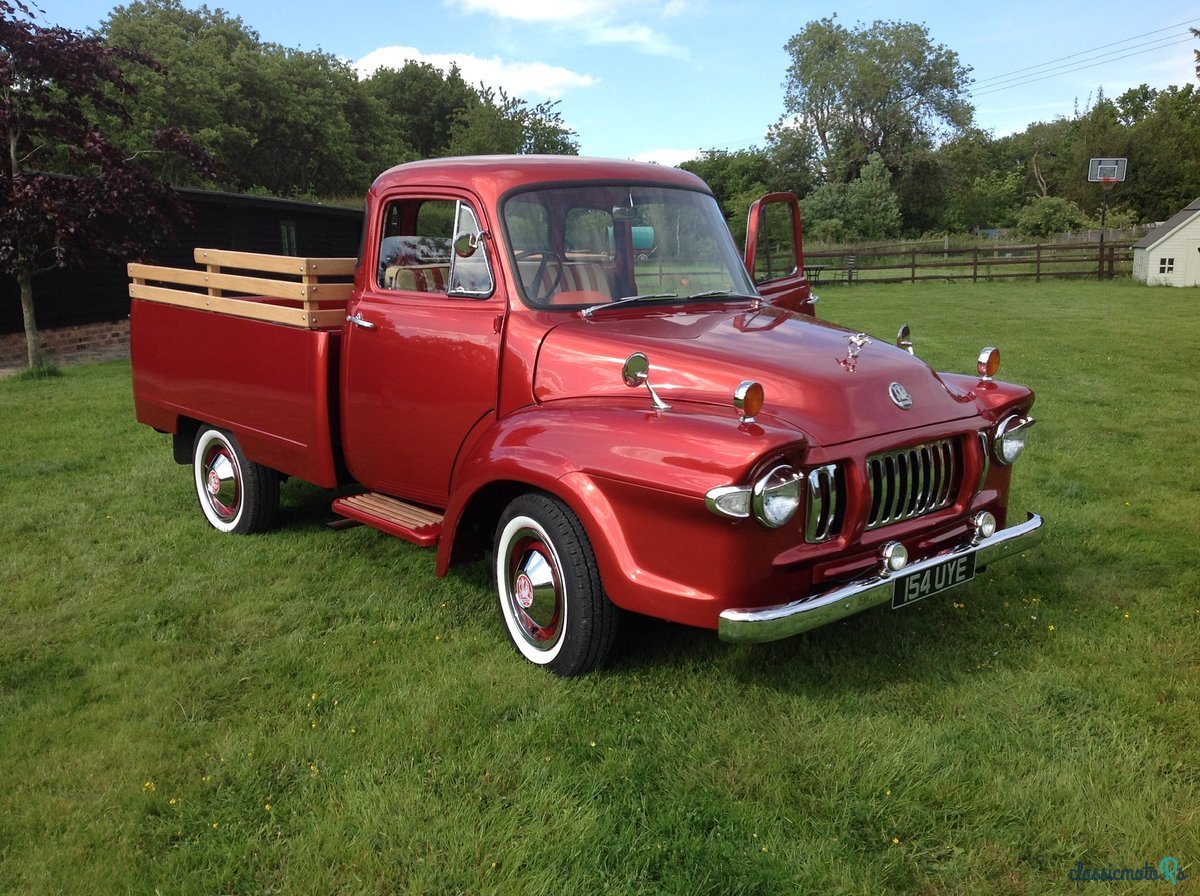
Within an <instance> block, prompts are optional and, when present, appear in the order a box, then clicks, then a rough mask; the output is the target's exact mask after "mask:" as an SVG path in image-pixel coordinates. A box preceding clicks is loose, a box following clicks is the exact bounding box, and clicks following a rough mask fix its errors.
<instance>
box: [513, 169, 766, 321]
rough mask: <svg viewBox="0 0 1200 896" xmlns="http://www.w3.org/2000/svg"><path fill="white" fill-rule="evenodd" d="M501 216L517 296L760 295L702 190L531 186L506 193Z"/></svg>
mask: <svg viewBox="0 0 1200 896" xmlns="http://www.w3.org/2000/svg"><path fill="white" fill-rule="evenodd" d="M502 220H503V223H504V229H505V235H506V238H507V242H508V247H509V251H510V253H511V257H512V261H513V264H514V267H515V270H516V272H517V279H518V281H519V285H520V288H521V292H522V297H523V298H524V300H525V301H526V302H527V303H528V304H530V305H533V306H535V307H542V308H561V309H563V310H575V309H578V308H581V307H582V308H590V307H592V306H596V305H603V304H609V303H615V302H619V301H623V300H629V299H632V298H634V297H640V298H644V299H648V300H656V301H657V300H662V301H665V302H670V301H672V300H677V301H680V302H686V301H701V300H704V301H714V300H720V299H722V298H725V297H730V296H733V297H745V296H748V295H749V296H753V295H756V293H755V290H754V286H753V284H752V283H751V282H750V278H749V277H748V276H747V274H746V269H745V267H744V265H743V263H742V259H741V257H740V256H739V255H738V253H737V249H736V248H735V247H734V244H733V240H732V238H731V237H730V235H729V229H728V227H726V224H725V220H724V218H723V217H722V216H721V211H720V208H719V207H718V206H717V203H716V200H715V199H713V197H712V196H710V195H708V194H705V193H700V192H696V191H693V190H687V189H674V188H666V187H657V186H642V185H612V184H605V185H584V186H562V187H555V188H552V189H539V190H531V191H527V192H522V193H518V194H516V195H513V196H510V197H509V198H508V199H507V200H506V201H505V203H504V207H503V209H502Z"/></svg>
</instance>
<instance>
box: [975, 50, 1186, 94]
mask: <svg viewBox="0 0 1200 896" xmlns="http://www.w3.org/2000/svg"><path fill="white" fill-rule="evenodd" d="M1190 40H1191V38H1185V39H1183V40H1177V41H1173V42H1171V43H1168V44H1161V45H1158V46H1154V47H1150V48H1149V49H1146V50H1138V51H1137V52H1135V53H1127V54H1126V55H1124V56H1118V57H1116V58H1115V59H1101V60H1100V61H1099V62H1089V63H1087V64H1082V65H1076V66H1072V67H1069V68H1065V69H1063V70H1054V71H1050V72H1048V73H1045V74H1039V75H1034V76H1033V77H1030V78H1028V79H1026V80H1024V81H1015V82H1013V83H1011V84H1004V85H1001V86H995V87H992V88H991V89H989V90H980V91H972V92H971V96H973V97H980V96H988V95H989V94H993V93H999V92H1000V91H1002V90H1011V89H1012V88H1014V87H1024V86H1026V85H1028V84H1036V83H1037V82H1038V81H1048V80H1049V79H1051V78H1057V77H1059V76H1060V75H1069V74H1072V73H1073V72H1081V71H1084V70H1086V69H1089V68H1096V67H1097V66H1101V65H1108V64H1110V63H1113V62H1120V61H1121V60H1122V59H1129V58H1131V57H1133V56H1141V55H1143V54H1145V53H1150V52H1153V51H1154V50H1161V49H1165V48H1166V47H1174V46H1177V45H1179V44H1185V43H1188V42H1189V41H1190Z"/></svg>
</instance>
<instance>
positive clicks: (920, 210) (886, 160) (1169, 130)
mask: <svg viewBox="0 0 1200 896" xmlns="http://www.w3.org/2000/svg"><path fill="white" fill-rule="evenodd" d="M1191 32H1192V34H1193V35H1194V36H1196V37H1197V38H1200V31H1197V30H1196V29H1191ZM787 49H788V51H789V54H790V56H791V59H792V63H791V65H790V67H789V69H788V72H787V79H786V81H785V95H784V115H783V117H781V119H780V121H779V122H778V123H777V124H776V125H775V126H774V127H773V128H772V129H771V131H770V133H769V135H768V137H767V140H766V145H765V146H762V147H752V148H750V149H747V150H740V151H737V152H725V151H721V150H712V151H709V152H705V153H704V154H703V155H702V156H701V157H700V158H699V159H695V160H693V161H690V162H685V163H684V164H683V166H682V167H684V168H687V169H688V170H690V171H693V172H695V173H696V174H699V175H700V176H701V177H703V178H704V179H705V180H707V181H708V182H709V183H710V184H711V185H712V186H713V189H714V191H715V192H716V193H717V195H718V198H719V199H720V200H721V202H722V205H723V207H724V208H725V211H726V213H727V214H728V215H729V216H730V220H731V223H733V224H734V225H735V226H737V222H738V221H739V220H741V219H744V217H745V208H746V207H747V206H748V205H749V202H750V201H751V200H752V199H753V198H754V197H755V196H757V195H759V194H760V193H762V192H763V191H765V190H790V191H794V192H796V193H798V194H799V195H800V196H801V197H803V199H802V205H803V208H804V218H805V226H806V231H807V233H808V235H809V236H810V237H811V238H813V239H815V240H825V241H829V242H856V241H857V242H862V241H873V240H884V239H890V238H895V237H899V236H921V235H927V234H932V233H937V234H943V233H970V232H977V231H979V230H983V229H988V228H1013V229H1014V230H1016V231H1017V232H1018V233H1019V234H1021V235H1024V236H1029V237H1041V236H1045V235H1047V234H1049V233H1053V232H1060V231H1064V230H1071V229H1077V228H1080V227H1086V226H1088V225H1089V224H1090V223H1092V222H1093V221H1094V220H1095V219H1097V218H1098V217H1099V215H1100V210H1101V205H1102V203H1104V202H1105V201H1107V203H1108V211H1107V222H1108V224H1109V226H1129V225H1133V224H1138V223H1146V222H1152V221H1161V220H1164V219H1166V218H1168V217H1170V216H1171V215H1173V214H1174V213H1175V212H1177V211H1179V209H1181V208H1182V207H1183V206H1185V205H1187V204H1188V203H1189V202H1191V201H1192V200H1194V199H1195V198H1196V197H1197V196H1200V90H1198V89H1197V85H1196V84H1186V85H1183V86H1174V87H1167V88H1165V89H1161V90H1158V89H1154V88H1151V87H1149V86H1147V85H1144V84H1143V85H1141V86H1140V87H1136V88H1133V89H1131V90H1127V91H1125V92H1124V93H1122V94H1121V95H1120V96H1118V97H1115V98H1110V97H1108V96H1106V95H1105V94H1104V92H1103V90H1101V89H1097V91H1096V93H1095V94H1094V95H1093V96H1091V97H1088V98H1087V100H1086V102H1085V103H1084V104H1083V107H1082V108H1076V109H1074V110H1072V112H1071V113H1070V114H1068V115H1063V116H1060V117H1058V118H1056V119H1054V120H1053V121H1049V122H1035V123H1033V124H1030V125H1029V126H1028V127H1027V128H1026V129H1025V130H1024V131H1022V132H1020V133H1016V134H1011V135H1007V136H1001V137H996V136H994V135H993V134H992V133H990V132H988V131H986V130H983V129H981V128H979V127H978V126H976V125H975V124H974V121H973V118H974V110H973V109H972V107H971V104H970V102H969V89H970V73H969V70H968V69H966V68H965V67H964V66H963V65H962V64H961V63H960V61H959V59H958V57H957V55H956V54H955V53H954V52H953V51H952V50H949V49H948V48H946V47H944V46H941V45H938V44H935V43H934V42H933V41H932V40H931V38H930V36H929V33H928V30H927V29H926V28H925V27H924V26H922V25H913V24H911V23H904V22H880V21H877V22H874V23H872V24H871V25H858V26H855V27H854V28H847V27H845V26H844V25H842V24H840V23H839V22H838V21H837V19H836V17H832V18H826V19H821V20H819V21H815V22H810V23H809V24H808V25H806V26H805V28H804V29H803V30H802V31H801V32H800V33H798V34H797V35H796V36H795V37H793V38H792V39H791V40H790V41H789V42H788V44H787ZM1192 52H1194V53H1195V55H1196V60H1197V67H1196V68H1197V78H1200V51H1192ZM1091 158H1127V159H1128V174H1127V179H1126V181H1125V182H1124V183H1122V184H1120V185H1118V186H1115V187H1113V188H1111V189H1110V192H1108V193H1107V194H1106V193H1105V192H1104V188H1102V187H1101V186H1099V185H1098V184H1093V183H1088V181H1087V170H1088V160H1089V159H1091Z"/></svg>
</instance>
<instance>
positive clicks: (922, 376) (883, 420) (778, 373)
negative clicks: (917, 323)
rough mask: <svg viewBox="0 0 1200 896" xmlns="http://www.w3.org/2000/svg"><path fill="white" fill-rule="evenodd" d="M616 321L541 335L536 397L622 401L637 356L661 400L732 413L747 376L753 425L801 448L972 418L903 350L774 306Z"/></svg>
mask: <svg viewBox="0 0 1200 896" xmlns="http://www.w3.org/2000/svg"><path fill="white" fill-rule="evenodd" d="M619 314H620V312H618V313H617V314H610V315H604V314H599V315H597V316H595V317H592V318H572V319H570V320H568V321H566V322H564V323H562V324H560V325H559V326H557V327H555V328H554V329H553V330H551V331H550V332H549V333H547V334H546V336H545V338H544V340H543V343H542V347H541V351H540V352H539V354H538V361H537V370H536V372H535V375H534V395H535V397H536V398H537V400H538V401H555V400H559V399H565V398H583V397H593V398H598V397H613V398H617V397H619V398H622V399H628V398H629V397H630V394H631V393H630V389H629V387H627V386H626V385H625V384H624V382H623V381H622V378H621V367H622V365H623V364H624V362H625V359H626V358H628V357H629V355H631V354H633V353H634V352H642V353H644V354H645V355H646V356H647V357H648V358H649V360H650V383H651V385H652V386H654V388H655V390H656V391H657V392H658V393H659V395H660V396H661V397H662V398H663V399H664V400H665V401H666V402H667V403H668V404H670V403H674V402H697V403H704V404H712V405H717V406H720V407H722V408H726V409H728V413H729V414H730V415H731V416H732V415H734V414H735V413H736V412H735V411H734V410H733V406H732V400H733V393H734V390H735V389H736V387H737V385H738V384H739V383H740V382H742V381H743V380H757V381H758V382H760V383H761V384H762V386H763V389H764V392H765V394H766V401H765V403H764V405H763V410H762V412H761V414H759V417H760V419H767V418H770V419H773V420H775V421H777V422H780V423H784V424H787V425H790V426H793V427H795V428H796V429H798V430H800V431H801V432H802V433H803V434H805V435H806V436H807V437H808V439H809V441H810V442H811V443H813V444H820V445H826V446H830V445H837V444H840V443H842V442H848V441H853V440H855V439H858V438H862V437H865V436H871V435H881V434H885V433H889V432H896V431H900V430H905V429H911V428H914V427H919V426H925V425H929V424H934V423H943V422H946V421H950V420H955V419H960V418H966V417H971V416H974V415H975V414H976V413H977V408H976V405H975V403H974V401H973V400H972V399H971V396H970V395H969V394H965V393H963V392H961V391H959V390H955V389H953V388H952V387H951V386H950V385H948V384H947V383H945V382H943V380H942V379H941V378H940V377H939V376H938V374H937V373H936V372H934V371H933V370H932V369H931V368H930V367H929V366H928V365H926V364H925V363H924V362H922V361H921V360H919V359H917V358H914V357H913V356H912V355H910V354H908V352H906V351H903V350H901V349H898V348H896V347H895V346H893V345H890V344H888V343H887V342H882V341H880V340H878V339H876V338H874V337H869V338H868V337H864V336H862V334H856V333H855V332H854V331H852V330H847V329H845V328H843V327H838V326H835V325H833V324H828V323H825V322H822V321H818V320H814V319H813V318H810V317H807V316H805V315H800V314H796V313H794V312H790V311H786V310H783V309H780V308H777V307H774V306H770V305H768V306H764V307H761V308H758V309H756V310H720V311H714V310H708V311H704V312H695V311H692V312H686V313H685V312H677V313H666V314H664V313H662V312H661V311H655V312H654V313H651V314H645V313H642V314H639V315H638V316H636V317H629V316H626V315H621V316H618V315H619ZM894 383H896V384H899V387H902V388H893V384H894ZM893 393H897V395H898V397H900V398H903V394H904V393H907V395H908V396H909V398H910V399H911V407H909V408H908V409H903V408H901V407H900V406H899V405H898V404H897V402H896V401H895V400H893V398H892V394H893ZM643 394H645V392H644V390H643ZM649 401H650V397H649V395H646V402H647V406H649ZM666 413H670V412H669V411H668V412H666Z"/></svg>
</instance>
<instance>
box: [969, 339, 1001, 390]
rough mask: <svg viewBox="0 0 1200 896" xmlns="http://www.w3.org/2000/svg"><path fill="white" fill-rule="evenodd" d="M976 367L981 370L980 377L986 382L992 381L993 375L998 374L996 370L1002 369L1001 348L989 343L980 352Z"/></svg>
mask: <svg viewBox="0 0 1200 896" xmlns="http://www.w3.org/2000/svg"><path fill="white" fill-rule="evenodd" d="M975 369H976V370H977V371H979V378H980V379H981V380H983V381H984V382H990V381H991V379H992V377H994V376H995V375H996V371H997V370H999V369H1000V349H998V348H996V347H995V346H992V345H989V346H988V347H987V348H985V349H984V350H983V351H981V352H980V353H979V360H978V361H976V362H975Z"/></svg>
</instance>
